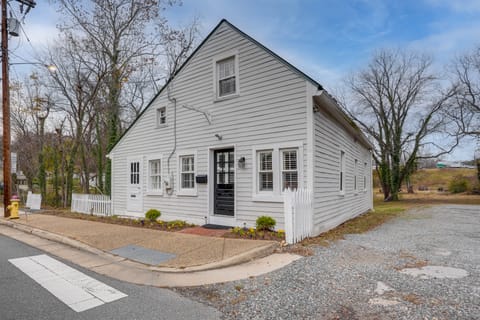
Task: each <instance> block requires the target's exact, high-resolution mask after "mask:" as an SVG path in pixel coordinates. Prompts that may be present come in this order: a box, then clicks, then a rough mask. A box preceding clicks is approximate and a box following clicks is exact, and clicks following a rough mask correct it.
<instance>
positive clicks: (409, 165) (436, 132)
mask: <svg viewBox="0 0 480 320" xmlns="http://www.w3.org/2000/svg"><path fill="white" fill-rule="evenodd" d="M431 64H432V59H431V58H430V57H429V56H426V55H422V54H419V53H415V52H407V51H401V50H388V49H385V50H381V51H378V52H377V53H375V54H374V56H373V58H372V60H371V62H370V63H369V65H368V67H367V68H365V69H364V70H362V71H360V72H358V73H356V74H354V75H353V76H351V77H350V78H349V79H348V80H347V86H348V88H349V89H350V92H351V95H352V97H351V103H350V104H348V105H346V106H345V109H346V111H347V113H348V114H349V115H350V116H351V117H352V118H353V119H354V120H355V121H356V123H358V125H359V126H360V127H361V129H362V130H363V131H364V132H365V133H366V134H367V135H368V136H369V137H370V138H371V139H372V140H373V141H374V144H375V150H374V152H373V158H374V160H375V162H376V164H377V172H378V175H379V178H380V182H381V185H382V189H383V193H384V199H385V200H398V193H399V190H400V187H401V184H402V182H404V181H405V179H406V178H407V177H408V175H409V174H410V173H411V172H412V170H413V168H414V166H415V162H416V159H417V158H418V155H417V153H418V150H419V149H420V148H422V147H425V146H427V145H430V146H429V149H430V150H435V151H434V153H435V154H432V157H438V156H440V155H442V154H445V153H449V152H450V151H451V150H452V149H453V148H454V147H455V146H456V145H457V144H458V139H456V138H455V136H453V140H451V141H452V142H451V144H449V145H443V143H442V145H440V144H439V143H436V142H435V141H442V142H444V140H442V139H441V135H442V134H444V133H445V132H446V131H445V130H446V125H445V122H444V118H443V117H442V115H441V113H440V111H441V110H443V109H444V108H445V107H446V105H447V102H448V101H449V99H450V98H451V97H452V96H453V94H454V92H455V90H454V89H449V90H447V91H446V92H442V90H441V87H440V85H439V79H438V78H437V77H436V76H435V75H434V74H433V73H432V72H431V70H430V69H431Z"/></svg>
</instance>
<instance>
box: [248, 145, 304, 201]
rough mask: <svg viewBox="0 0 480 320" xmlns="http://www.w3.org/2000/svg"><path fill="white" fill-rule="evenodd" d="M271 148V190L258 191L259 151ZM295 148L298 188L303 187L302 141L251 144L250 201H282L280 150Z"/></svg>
mask: <svg viewBox="0 0 480 320" xmlns="http://www.w3.org/2000/svg"><path fill="white" fill-rule="evenodd" d="M269 150H272V169H273V190H272V191H259V172H258V168H259V167H258V165H259V156H258V155H259V153H260V152H262V151H269ZM283 150H297V177H298V188H303V185H304V181H303V180H304V177H303V167H304V162H303V142H301V141H293V142H285V143H275V144H269V145H258V146H252V201H258V202H283V190H282V170H281V168H282V165H281V161H282V151H283Z"/></svg>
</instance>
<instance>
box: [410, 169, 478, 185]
mask: <svg viewBox="0 0 480 320" xmlns="http://www.w3.org/2000/svg"><path fill="white" fill-rule="evenodd" d="M459 175H460V176H464V177H466V178H467V179H468V180H469V181H470V184H471V185H473V184H475V182H476V180H477V170H476V169H466V168H442V169H420V170H418V171H417V172H415V173H414V174H413V175H412V178H411V182H412V184H413V185H414V187H415V189H417V188H418V187H419V186H426V187H428V188H429V189H430V190H437V189H438V188H443V189H444V190H447V189H448V184H449V183H450V181H451V180H452V179H453V178H454V177H455V176H459Z"/></svg>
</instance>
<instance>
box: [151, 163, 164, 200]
mask: <svg viewBox="0 0 480 320" xmlns="http://www.w3.org/2000/svg"><path fill="white" fill-rule="evenodd" d="M148 191H154V192H159V191H162V160H160V159H151V160H148Z"/></svg>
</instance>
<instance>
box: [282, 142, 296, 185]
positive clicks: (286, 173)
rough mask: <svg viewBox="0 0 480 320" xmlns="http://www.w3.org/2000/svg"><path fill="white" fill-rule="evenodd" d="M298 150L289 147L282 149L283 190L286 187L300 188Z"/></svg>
mask: <svg viewBox="0 0 480 320" xmlns="http://www.w3.org/2000/svg"><path fill="white" fill-rule="evenodd" d="M297 158H298V157H297V150H296V149H289V150H282V151H281V162H282V165H281V168H282V169H281V170H282V191H283V190H285V189H288V188H290V189H292V190H293V189H297V188H298V167H297Z"/></svg>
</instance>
